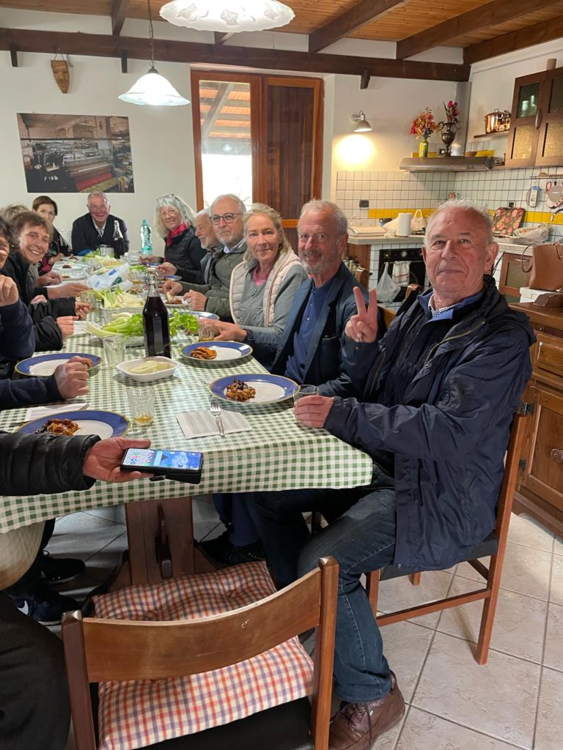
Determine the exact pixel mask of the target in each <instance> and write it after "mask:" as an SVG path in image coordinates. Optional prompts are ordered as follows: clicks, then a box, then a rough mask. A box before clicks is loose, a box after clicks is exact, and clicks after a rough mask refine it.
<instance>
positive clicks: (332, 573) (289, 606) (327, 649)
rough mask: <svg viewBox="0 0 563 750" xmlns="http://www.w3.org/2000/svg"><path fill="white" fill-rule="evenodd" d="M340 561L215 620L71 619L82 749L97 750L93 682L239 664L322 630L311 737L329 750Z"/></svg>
mask: <svg viewBox="0 0 563 750" xmlns="http://www.w3.org/2000/svg"><path fill="white" fill-rule="evenodd" d="M337 585H338V563H337V562H336V561H335V560H334V559H333V558H323V559H321V560H320V561H319V568H317V569H316V570H314V571H311V572H310V573H308V574H307V575H305V576H303V578H301V579H299V580H298V581H296V582H295V583H293V584H292V585H290V586H288V587H287V588H285V589H282V590H281V591H278V592H277V593H275V594H273V595H272V596H269V597H267V598H266V599H262V600H260V601H258V602H255V603H253V604H251V605H248V606H246V607H242V608H240V609H237V610H234V611H231V612H227V613H225V614H221V615H215V616H213V617H206V618H201V619H198V620H189V621H186V620H183V621H172V622H137V621H132V620H101V619H96V618H85V619H83V618H82V615H81V613H80V612H71V613H67V614H66V615H65V617H64V619H63V627H62V632H63V641H64V648H65V656H66V663H67V674H68V682H69V690H70V701H71V710H72V717H73V723H74V732H75V740H76V746H77V749H78V750H95V748H96V744H95V735H94V726H93V721H92V705H91V701H90V691H89V683H92V682H102V681H109V680H118V681H128V680H147V679H164V678H167V677H179V676H184V675H190V674H197V673H201V672H208V671H211V670H214V669H220V668H221V667H225V666H228V665H230V664H236V663H238V662H241V661H244V660H245V659H250V658H251V657H252V656H256V655H257V654H261V653H264V652H265V651H268V650H269V649H271V648H273V647H274V646H277V645H278V644H280V643H283V642H284V641H287V640H288V639H290V638H292V637H293V636H296V635H299V634H300V633H303V632H305V631H306V630H309V629H310V628H316V629H317V632H316V640H315V656H314V663H315V669H314V682H313V706H312V721H311V733H312V735H313V737H314V740H315V750H317V749H319V750H325V749H326V748H328V726H329V720H330V704H331V697H332V668H333V660H334V633H335V626H336V597H337Z"/></svg>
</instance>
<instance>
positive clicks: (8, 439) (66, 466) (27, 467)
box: [0, 432, 100, 495]
mask: <svg viewBox="0 0 563 750" xmlns="http://www.w3.org/2000/svg"><path fill="white" fill-rule="evenodd" d="M99 439H100V438H99V437H98V436H97V435H85V436H83V437H82V436H80V437H52V436H50V435H24V434H22V433H21V432H14V433H8V432H0V487H1V488H2V494H4V495H39V494H41V493H46V494H52V493H55V492H68V491H70V490H87V489H89V488H90V487H91V486H92V485H93V484H94V480H93V479H89V478H87V477H85V476H84V475H83V474H82V465H83V464H84V460H85V458H86V452H87V451H88V449H89V448H91V447H92V446H93V445H94V443H97V442H98V441H99Z"/></svg>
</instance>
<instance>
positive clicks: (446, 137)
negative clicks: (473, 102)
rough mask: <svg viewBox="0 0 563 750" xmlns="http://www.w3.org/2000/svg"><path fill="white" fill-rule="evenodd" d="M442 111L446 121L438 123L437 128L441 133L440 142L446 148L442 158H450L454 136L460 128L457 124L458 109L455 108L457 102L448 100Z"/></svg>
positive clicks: (459, 124) (458, 123)
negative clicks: (444, 113)
mask: <svg viewBox="0 0 563 750" xmlns="http://www.w3.org/2000/svg"><path fill="white" fill-rule="evenodd" d="M444 110H445V111H446V119H445V120H442V121H441V122H439V123H438V128H439V129H440V131H441V137H442V142H443V143H444V145H445V146H446V148H445V149H444V153H443V156H451V155H452V143H453V142H454V140H455V134H456V133H457V131H458V130H459V129H460V127H461V123H460V122H459V107H458V106H457V102H452V101H451V100H450V101H449V102H448V103H447V104H446V102H444Z"/></svg>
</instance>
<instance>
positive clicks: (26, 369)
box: [16, 352, 102, 378]
mask: <svg viewBox="0 0 563 750" xmlns="http://www.w3.org/2000/svg"><path fill="white" fill-rule="evenodd" d="M73 357H83V358H84V359H88V360H90V362H91V363H92V366H91V367H90V368H89V372H92V371H93V370H94V369H95V368H96V367H98V366H99V365H100V363H101V361H102V358H101V357H98V356H97V355H96V354H86V353H84V352H64V353H63V352H60V353H59V354H38V355H37V356H36V357H29V359H22V361H21V362H18V364H17V365H16V372H17V373H18V375H27V376H28V377H31V378H48V377H49V376H50V375H52V374H53V373H54V372H55V370H56V369H57V367H58V366H59V365H64V363H65V362H68V360H69V359H72V358H73Z"/></svg>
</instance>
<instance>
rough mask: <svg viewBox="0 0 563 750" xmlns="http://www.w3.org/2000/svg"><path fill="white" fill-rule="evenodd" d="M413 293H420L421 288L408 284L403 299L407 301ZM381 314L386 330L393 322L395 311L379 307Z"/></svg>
mask: <svg viewBox="0 0 563 750" xmlns="http://www.w3.org/2000/svg"><path fill="white" fill-rule="evenodd" d="M414 291H417V292H421V291H422V287H421V286H419V285H418V284H409V285H408V287H407V290H406V292H405V299H407V297H408V296H409V294H411V292H414ZM380 307H381V306H380ZM381 312H382V313H383V320H384V321H385V329H387V328H389V326H390V325H391V323H392V322H393V320H394V318H395V315H396V314H397V311H396V310H390V309H389V308H387V307H381Z"/></svg>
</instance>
